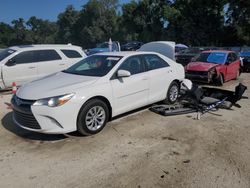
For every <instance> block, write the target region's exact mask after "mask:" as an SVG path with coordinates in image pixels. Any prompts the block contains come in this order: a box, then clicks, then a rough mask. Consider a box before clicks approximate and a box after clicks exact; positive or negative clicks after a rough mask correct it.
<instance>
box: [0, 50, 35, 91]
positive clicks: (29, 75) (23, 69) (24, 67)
mask: <svg viewBox="0 0 250 188" xmlns="http://www.w3.org/2000/svg"><path fill="white" fill-rule="evenodd" d="M2 76H3V80H4V84H5V86H6V87H11V85H12V83H13V82H16V84H17V85H22V84H24V83H26V82H29V81H32V80H34V79H36V78H37V59H36V57H35V56H34V51H33V50H30V51H24V52H20V53H19V54H17V55H15V56H14V57H12V58H11V59H10V60H8V61H7V62H6V63H5V64H4V65H3V67H2Z"/></svg>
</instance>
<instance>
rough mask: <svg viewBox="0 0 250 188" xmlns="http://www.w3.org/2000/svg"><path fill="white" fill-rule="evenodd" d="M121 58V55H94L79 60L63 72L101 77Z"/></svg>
mask: <svg viewBox="0 0 250 188" xmlns="http://www.w3.org/2000/svg"><path fill="white" fill-rule="evenodd" d="M121 58H122V57H121V56H107V55H93V56H89V57H87V58H85V59H83V60H81V61H79V62H78V63H76V64H74V65H73V66H71V67H70V68H68V69H66V70H64V71H63V72H65V73H69V74H77V75H82V76H95V77H101V76H104V75H106V74H107V73H108V72H109V71H110V70H111V69H112V68H113V67H114V66H115V65H116V63H117V62H118V61H119V60H120V59H121Z"/></svg>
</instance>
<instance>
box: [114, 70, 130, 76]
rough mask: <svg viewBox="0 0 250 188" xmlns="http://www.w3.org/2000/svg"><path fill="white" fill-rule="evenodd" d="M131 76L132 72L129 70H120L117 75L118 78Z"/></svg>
mask: <svg viewBox="0 0 250 188" xmlns="http://www.w3.org/2000/svg"><path fill="white" fill-rule="evenodd" d="M130 76H131V73H130V72H129V71H127V70H122V69H121V70H118V72H117V77H118V78H122V77H130Z"/></svg>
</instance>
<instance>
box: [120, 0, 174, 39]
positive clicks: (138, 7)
mask: <svg viewBox="0 0 250 188" xmlns="http://www.w3.org/2000/svg"><path fill="white" fill-rule="evenodd" d="M170 4H171V1H165V0H142V1H132V2H130V3H128V4H125V5H123V7H122V11H123V15H122V21H121V25H122V26H123V27H125V28H126V29H124V30H125V31H124V34H125V38H126V39H127V40H141V41H145V42H148V41H153V40H161V39H163V38H165V36H164V33H163V31H164V27H166V24H167V20H166V19H165V17H164V10H165V9H166V8H167V7H169V5H170Z"/></svg>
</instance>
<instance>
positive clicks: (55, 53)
mask: <svg viewBox="0 0 250 188" xmlns="http://www.w3.org/2000/svg"><path fill="white" fill-rule="evenodd" d="M85 57H86V54H85V53H84V52H83V50H82V48H81V47H79V46H74V45H24V46H13V47H9V48H7V49H5V50H3V51H0V90H3V89H7V88H9V87H11V85H12V83H13V82H16V84H17V85H18V86H20V85H22V84H24V83H26V82H29V81H32V80H36V79H38V78H40V77H44V76H46V75H49V74H52V73H55V72H59V71H61V70H64V69H67V68H68V67H70V66H71V65H73V64H75V63H76V62H78V61H80V60H81V59H83V58H85Z"/></svg>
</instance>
